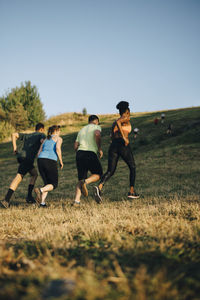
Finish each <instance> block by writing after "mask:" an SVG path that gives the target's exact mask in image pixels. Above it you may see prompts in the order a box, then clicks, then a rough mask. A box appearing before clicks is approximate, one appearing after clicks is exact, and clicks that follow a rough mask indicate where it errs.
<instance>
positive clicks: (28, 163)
mask: <svg viewBox="0 0 200 300" xmlns="http://www.w3.org/2000/svg"><path fill="white" fill-rule="evenodd" d="M17 161H18V163H19V167H18V171H17V173H19V174H21V175H22V176H25V175H26V174H27V173H28V172H30V171H31V170H32V169H34V168H35V167H34V164H33V163H34V162H33V161H32V160H29V159H26V158H22V157H18V158H17Z"/></svg>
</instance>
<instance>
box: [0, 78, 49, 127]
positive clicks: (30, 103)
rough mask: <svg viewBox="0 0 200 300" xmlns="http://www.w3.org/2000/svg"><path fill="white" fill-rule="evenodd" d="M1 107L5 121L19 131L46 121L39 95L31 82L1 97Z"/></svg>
mask: <svg viewBox="0 0 200 300" xmlns="http://www.w3.org/2000/svg"><path fill="white" fill-rule="evenodd" d="M0 107H1V109H2V110H3V112H4V114H5V119H6V120H7V121H8V122H9V123H11V125H12V126H13V127H14V128H15V129H17V130H18V129H25V128H27V127H31V126H34V125H35V124H36V123H37V122H40V121H44V119H45V112H44V110H43V105H42V102H41V100H40V96H39V93H38V91H37V88H36V86H35V85H33V86H32V85H31V82H30V81H26V82H25V84H23V83H22V84H21V86H20V87H16V88H13V89H12V90H11V91H10V92H9V93H7V94H6V95H5V96H3V97H1V98H0Z"/></svg>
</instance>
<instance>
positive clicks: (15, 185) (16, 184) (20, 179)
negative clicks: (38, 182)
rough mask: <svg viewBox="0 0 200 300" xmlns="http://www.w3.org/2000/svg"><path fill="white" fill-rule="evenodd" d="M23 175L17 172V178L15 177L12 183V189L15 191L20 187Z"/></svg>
mask: <svg viewBox="0 0 200 300" xmlns="http://www.w3.org/2000/svg"><path fill="white" fill-rule="evenodd" d="M22 179H23V177H22V175H21V174H19V173H17V175H16V176H15V178H14V179H13V181H12V182H11V184H10V187H9V188H10V189H11V190H13V191H15V190H16V189H17V187H18V185H19V184H20V182H21V181H22Z"/></svg>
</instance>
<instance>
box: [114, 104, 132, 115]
mask: <svg viewBox="0 0 200 300" xmlns="http://www.w3.org/2000/svg"><path fill="white" fill-rule="evenodd" d="M116 108H117V109H119V114H120V115H123V113H125V112H126V110H127V109H128V110H129V111H130V109H129V103H128V102H126V101H120V102H119V103H118V104H117V105H116Z"/></svg>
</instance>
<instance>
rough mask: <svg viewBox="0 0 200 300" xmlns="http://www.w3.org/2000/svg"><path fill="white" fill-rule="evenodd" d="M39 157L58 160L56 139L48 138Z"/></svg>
mask: <svg viewBox="0 0 200 300" xmlns="http://www.w3.org/2000/svg"><path fill="white" fill-rule="evenodd" d="M38 158H48V159H52V160H56V161H57V159H58V155H57V153H56V141H54V140H53V139H52V138H50V139H46V140H45V141H44V143H43V145H42V151H41V152H40V154H39V156H38Z"/></svg>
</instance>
